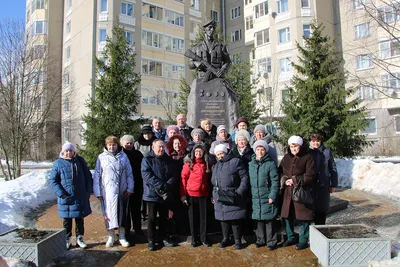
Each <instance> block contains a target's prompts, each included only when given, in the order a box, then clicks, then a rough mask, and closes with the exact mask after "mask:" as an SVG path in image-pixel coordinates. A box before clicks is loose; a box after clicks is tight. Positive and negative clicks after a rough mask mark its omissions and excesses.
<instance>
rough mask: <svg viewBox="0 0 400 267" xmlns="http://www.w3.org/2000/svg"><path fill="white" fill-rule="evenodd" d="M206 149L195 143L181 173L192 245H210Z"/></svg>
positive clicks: (183, 199) (208, 181)
mask: <svg viewBox="0 0 400 267" xmlns="http://www.w3.org/2000/svg"><path fill="white" fill-rule="evenodd" d="M206 151H207V150H206V149H205V147H204V145H203V144H196V145H195V146H194V147H193V150H192V153H191V155H190V157H191V162H187V163H185V165H184V166H183V169H182V174H181V178H182V179H181V200H182V202H183V203H185V204H186V205H187V206H189V224H190V234H191V235H192V247H196V246H198V245H200V242H201V244H202V245H203V246H205V247H210V244H209V243H208V242H207V201H208V197H209V195H210V179H211V176H210V168H209V164H208V155H207V153H206ZM199 217H200V218H199ZM199 228H200V233H199ZM199 237H200V240H199Z"/></svg>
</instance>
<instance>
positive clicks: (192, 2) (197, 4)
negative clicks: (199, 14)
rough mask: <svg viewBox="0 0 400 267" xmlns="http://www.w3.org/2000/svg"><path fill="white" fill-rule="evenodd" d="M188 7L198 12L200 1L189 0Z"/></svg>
mask: <svg viewBox="0 0 400 267" xmlns="http://www.w3.org/2000/svg"><path fill="white" fill-rule="evenodd" d="M190 7H191V8H193V9H196V10H200V0H191V2H190Z"/></svg>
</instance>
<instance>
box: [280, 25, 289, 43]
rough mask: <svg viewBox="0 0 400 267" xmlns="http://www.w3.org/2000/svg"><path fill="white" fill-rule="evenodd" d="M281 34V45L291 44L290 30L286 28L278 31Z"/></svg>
mask: <svg viewBox="0 0 400 267" xmlns="http://www.w3.org/2000/svg"><path fill="white" fill-rule="evenodd" d="M278 33H279V43H280V44H282V43H287V42H290V28H289V27H288V28H284V29H281V30H279V31H278Z"/></svg>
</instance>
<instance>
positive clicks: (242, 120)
mask: <svg viewBox="0 0 400 267" xmlns="http://www.w3.org/2000/svg"><path fill="white" fill-rule="evenodd" d="M241 122H244V123H246V124H247V127H249V121H248V120H247V119H246V118H243V117H240V118H239V119H237V120H236V122H235V127H236V128H237V127H238V124H239V123H241Z"/></svg>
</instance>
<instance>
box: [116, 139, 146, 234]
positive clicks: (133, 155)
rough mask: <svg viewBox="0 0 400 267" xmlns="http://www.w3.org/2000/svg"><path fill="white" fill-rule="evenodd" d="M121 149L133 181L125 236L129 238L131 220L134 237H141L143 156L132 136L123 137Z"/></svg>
mask: <svg viewBox="0 0 400 267" xmlns="http://www.w3.org/2000/svg"><path fill="white" fill-rule="evenodd" d="M120 143H121V146H122V149H123V150H124V152H125V154H126V155H127V156H128V159H129V162H130V164H131V167H132V173H133V179H134V185H135V186H134V189H133V190H134V191H133V194H132V195H130V196H129V212H130V215H128V218H130V219H129V220H128V224H127V230H128V231H127V236H128V237H129V236H130V233H129V231H130V228H131V220H132V226H133V230H134V231H135V235H136V236H137V235H143V231H142V220H141V213H140V209H141V204H142V197H143V178H142V171H141V165H142V159H143V155H142V153H141V152H140V151H138V150H136V149H135V148H134V143H135V139H134V138H133V136H132V135H124V136H122V137H121V140H120Z"/></svg>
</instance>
